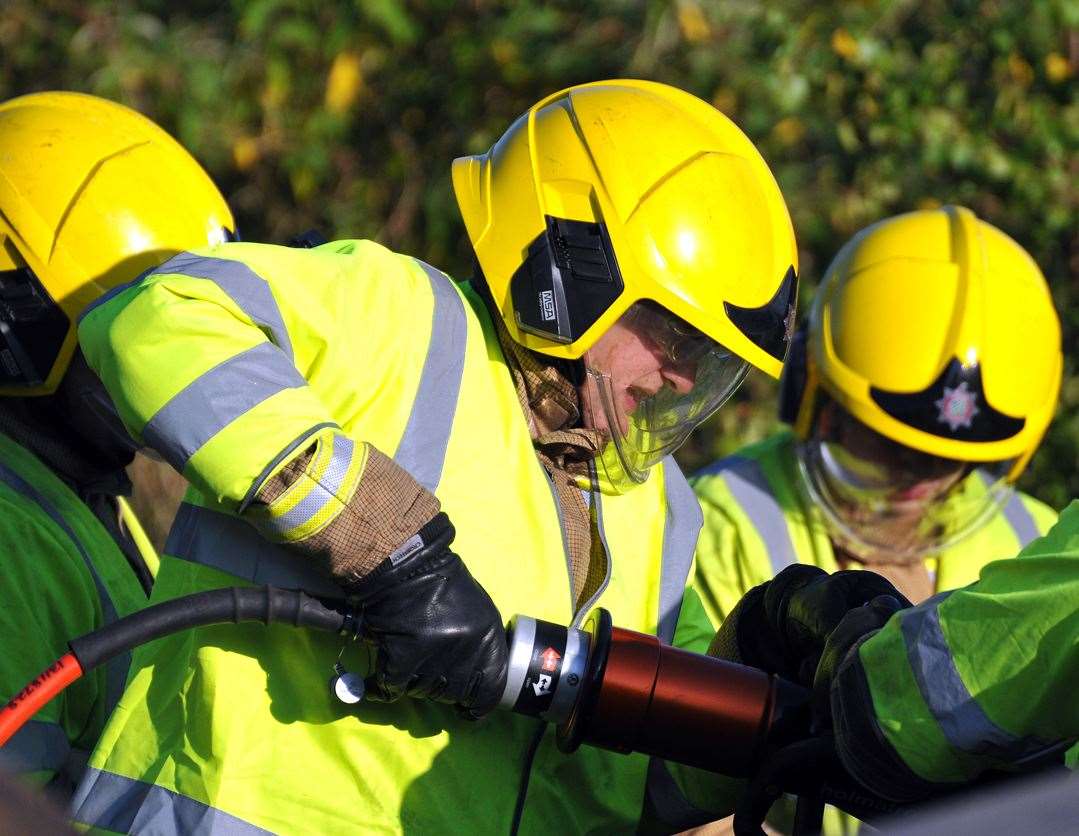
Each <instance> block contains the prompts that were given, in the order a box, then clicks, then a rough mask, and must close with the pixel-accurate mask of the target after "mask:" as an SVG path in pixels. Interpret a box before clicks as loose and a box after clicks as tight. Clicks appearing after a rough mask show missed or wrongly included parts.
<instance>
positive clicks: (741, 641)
mask: <svg viewBox="0 0 1079 836" xmlns="http://www.w3.org/2000/svg"><path fill="white" fill-rule="evenodd" d="M880 596H891V597H892V598H894V599H895V601H896V606H895V609H900V608H901V607H909V606H910V602H909V601H907V599H906V598H904V597H903V595H902V593H900V592H899V591H898V590H897V589H896V588H895V587H894V586H892V584H891V583H889V582H888V581H887V580H885V579H884V578H883V577H881V576H880V575H878V574H876V573H875V572H869V571H865V570H848V571H842V572H835V573H833V574H828V573H827V572H825V571H824V570H823V569H819V568H817V567H816V566H806V565H803V564H795V565H793V566H788V567H787V568H786V569H784V570H783V571H782V572H780V573H779V574H778V575H776V576H775V577H774V578H773V579H772V580H770V581H768V582H767V583H763V584H761V585H760V586H756V587H754V588H753V589H751V590H750V591H749V592H747V593H746V594H745V596H744V597H743V598H742V600H741V601H739V602H738V604H737V606H735V608H734V609H733V610H732V611H731V613H730V615H729V616H727V618H726V619H725V620H724V621H723V626H722V627H720V629H719V632H718V633H716V637H715V638H714V639H713V640H712V646H711V647H710V648H709V651H708V652H709V654H710V655H712V656H718V657H720V658H723V659H730V660H731V661H733V662H740V663H741V664H743V665H751V666H752V667H755V668H760V669H762V670H765V671H767V672H769V673H775V674H778V675H779V676H781V677H783V678H785V679H789V680H791V681H792V682H797V683H799V684H800V685H804V686H806V687H810V686H812V685H813V682H814V678H815V675H816V670H817V665H818V663H819V661H820V659H821V654H822V653H823V651H824V647H825V643H826V642H827V640H828V637H829V636H830V635H831V634H832V631H833V630H835V628H836V627H837V626H838V624H839V623H840V622H841V621H842V620H843V618H844V616H846V615H847V613H848V612H850V611H851V610H853V609H855V608H857V607H861V606H862V605H863V604H866V603H868V602H869V601H872V600H874V599H875V598H878V597H880Z"/></svg>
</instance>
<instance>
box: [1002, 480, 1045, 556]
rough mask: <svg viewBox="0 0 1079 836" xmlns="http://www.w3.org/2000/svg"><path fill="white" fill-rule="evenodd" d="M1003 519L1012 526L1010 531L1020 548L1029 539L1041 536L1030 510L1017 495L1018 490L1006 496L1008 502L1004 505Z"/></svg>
mask: <svg viewBox="0 0 1079 836" xmlns="http://www.w3.org/2000/svg"><path fill="white" fill-rule="evenodd" d="M1004 519H1006V520H1007V521H1008V524H1009V525H1010V526H1011V527H1012V531H1013V532H1014V533H1015V539H1016V540H1018V541H1019V546H1020V548H1022V547H1023V546H1025V545H1026V544H1027V543H1029V542H1030V541H1031V540H1037V539H1038V538H1039V537H1041V532H1040V531H1038V524H1037V523H1036V522H1034V517H1032V516H1031V515H1030V511H1028V510H1027V506H1026V505H1024V504H1023V500H1022V498H1021V497H1020V496H1019V491H1014V490H1013V491H1012V495H1011V496H1010V497H1009V498H1008V502H1007V503H1006V504H1005V505H1004Z"/></svg>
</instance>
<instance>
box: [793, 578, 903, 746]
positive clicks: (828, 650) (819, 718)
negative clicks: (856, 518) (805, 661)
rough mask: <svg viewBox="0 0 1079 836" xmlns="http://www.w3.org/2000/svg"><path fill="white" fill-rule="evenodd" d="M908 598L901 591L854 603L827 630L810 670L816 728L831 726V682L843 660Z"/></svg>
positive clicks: (829, 727) (819, 730)
mask: <svg viewBox="0 0 1079 836" xmlns="http://www.w3.org/2000/svg"><path fill="white" fill-rule="evenodd" d="M909 606H910V602H909V601H906V599H904V598H903V597H902V596H901V595H900V596H899V597H898V598H897V597H896V596H895V595H878V596H877V597H876V598H874V599H872V600H871V601H868V602H867V603H866V604H865V605H863V606H861V607H855V608H854V609H852V610H850V611H849V612H847V614H846V615H844V616H843V618H841V619H840V621H839V624H837V625H836V627H835V629H834V630H832V632H831V633H829V635H828V638H827V640H826V641H825V642H824V648H823V650H822V651H821V656H820V662H818V663H817V670H816V671H815V673H814V674H813V719H814V724H815V726H816V727H817V731H818V732H822V731H825V730H826V729H831V727H832V703H831V692H832V682H833V681H834V680H835V675H836V672H837V671H838V670H839V666H840V665H841V664H842V663H843V660H845V659H846V658H847V656H848V655H849V654H850V653H851V651H852V650H853V649H854V648H855V647H857V646H858V645H860V644H861V643H862V641H863V640H864V639H866V638H868V637H869V636H871V635H873V633H875V632H876V631H877V630H879V629H880V628H881V627H883V626H884V625H885V624H886V623H887V622H888V619H889V618H891V617H892V616H893V615H895V614H896V613H897V612H899V611H900V610H901V609H903V608H904V607H909Z"/></svg>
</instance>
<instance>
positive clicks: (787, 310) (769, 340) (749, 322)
mask: <svg viewBox="0 0 1079 836" xmlns="http://www.w3.org/2000/svg"><path fill="white" fill-rule="evenodd" d="M797 302H798V274H797V273H795V271H794V267H793V266H792V267H789V268H788V269H787V274H786V275H785V276H784V277H783V281H782V283H780V285H779V289H778V290H777V291H776V292H775V295H774V296H772V298H771V299H770V300H768V302H766V303H765V304H763V305H761V306H760V307H759V308H742V307H739V306H738V305H733V304H731V303H730V302H724V303H723V309H724V310H725V311H726V312H727V318H728V319H729V320H730V321H731V322H732V323H734V326H735V327H736V328H737V329H738V330H739V331H741V332H742V333H743V334H745V335H746V337H748V338H749V340H750V342H752V343H753V344H754V345H755V346H758V347H759V348H761V349H763V350H764V351H767V352H768V354H770V355H771V356H772V357H775V358H776V359H777V360H779V361H781V362H782V360H783V358H784V357H786V356H787V347H788V346H789V345H790V341H791V337H792V336H793V335H794V320H795V306H796V304H797Z"/></svg>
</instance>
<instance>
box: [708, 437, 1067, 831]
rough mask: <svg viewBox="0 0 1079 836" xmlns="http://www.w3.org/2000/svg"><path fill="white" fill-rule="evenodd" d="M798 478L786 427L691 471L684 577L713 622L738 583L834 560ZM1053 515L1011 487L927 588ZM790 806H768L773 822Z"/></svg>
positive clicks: (742, 589)
mask: <svg viewBox="0 0 1079 836" xmlns="http://www.w3.org/2000/svg"><path fill="white" fill-rule="evenodd" d="M801 479H802V476H801V474H800V473H799V471H798V462H797V459H796V456H795V452H794V436H793V434H792V433H790V432H789V431H783V432H779V433H777V434H776V435H774V436H771V437H770V438H767V439H765V440H764V441H762V442H759V443H757V444H753V445H750V446H748V447H745V448H743V449H742V450H739V451H738V452H737V453H735V454H734V455H732V456H730V457H728V458H725V459H721V460H720V461H718V462H716V463H714V464H712V465H711V466H709V467H706V468H704V469H703V470H702V471H700V472H699V473H697V474H695V475H694V476H693V478H692V479H691V480H690V482H691V484H692V485H693V489H694V491H695V492H696V494H697V497H698V499H700V502H701V507H702V509H703V512H704V525H703V528H702V530H701V536H700V540H699V541H698V544H697V561H696V569H695V579H694V583H693V585H694V587H695V589H696V590H697V592H698V593H699V594H700V598H701V601H702V603H703V604H704V608H705V610H706V612H707V613H708V615H709V617H710V618H711V619H712V622H713V624H714V625H715V626H716V627H717V628H718V627H719V625H720V624H721V623H722V621H723V619H724V618H725V617H726V615H727V613H729V612H730V611H731V610H732V609H733V608H734V606H735V604H737V603H738V601H739V600H740V599H741V598H742V596H743V595H744V594H745V593H746V592H748V591H749V590H750V589H752V588H753V587H754V586H757V585H758V584H761V583H764V582H765V581H767V580H770V579H771V578H772V577H773V576H774V575H775V574H776V573H777V572H779V571H780V570H782V569H783V568H784V567H785V566H789V565H791V564H792V563H807V564H810V565H812V566H819V567H820V568H822V569H824V570H825V571H826V572H834V571H836V570H837V569H838V568H839V567H838V565H837V563H836V559H835V551H834V549H833V546H832V541H831V539H830V537H829V535H828V529H827V527H826V525H825V521H824V518H823V516H822V514H821V512H820V511H819V509H817V508H816V507H815V506H813V504H812V503H811V501H810V500H809V498H808V497H807V496H806V494H805V492H804V491H803V490H802V489H801ZM973 489H975V490H976V489H977V486H974V488H973ZM1055 520H1056V514H1055V512H1053V511H1052V509H1050V508H1049V507H1048V506H1046V505H1044V504H1042V503H1041V502H1038V501H1037V500H1036V499H1032V498H1031V497H1029V496H1025V495H1023V494H1020V493H1018V492H1016V493H1013V494H1012V496H1011V497H1010V499H1009V500H1008V502H1007V504H1006V505H1005V506H1004V507H1003V508H1002V509H1001V510H1000V511H999V512H998V513H996V514H994V515H993V517H992V518H991V519H989V520H988V521H987V522H986V524H985V525H984V526H983V527H982V528H981V529H980V530H978V531H977V532H975V533H974V534H972V535H971V536H970V537H968V538H966V539H965V540H962V541H960V542H959V543H957V544H956V545H954V546H952V547H951V548H949V549H946V550H945V551H943V552H941V553H940V554H937V555H930V556H929V557H928V558H927V560H926V564H927V568H928V569H929V571H930V574H931V576H932V577H933V581H934V585H935V587H936V589H937V590H941V589H953V588H955V587H957V586H962V585H964V584H967V583H970V582H971V581H973V580H974V579H976V578H977V577H978V572H979V571H980V570H981V568H982V567H983V566H985V565H986V564H987V563H989V562H991V561H993V560H998V559H1001V558H1005V557H1010V556H1012V555H1014V554H1015V553H1016V552H1018V551H1019V549H1021V548H1022V547H1023V546H1024V545H1026V543H1028V542H1030V541H1031V540H1033V539H1034V538H1035V537H1037V536H1038V535H1040V534H1041V533H1042V532H1044V531H1046V530H1048V528H1049V527H1050V526H1051V525H1052V524H1053V522H1054V521H1055ZM870 568H872V567H870ZM790 813H791V811H790V810H781V809H779V808H777V809H776V810H775V811H773V815H774V817H775V821H776V822H777V823H782V824H786V823H787V822H786V818H788V817H789V815H790ZM857 830H858V822H857V820H856V819H854V818H853V817H851V816H848V815H845V814H841V813H840V812H839V811H837V810H835V809H834V808H828V809H827V810H826V812H825V819H824V831H825V833H827V834H840V833H854V832H857Z"/></svg>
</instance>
